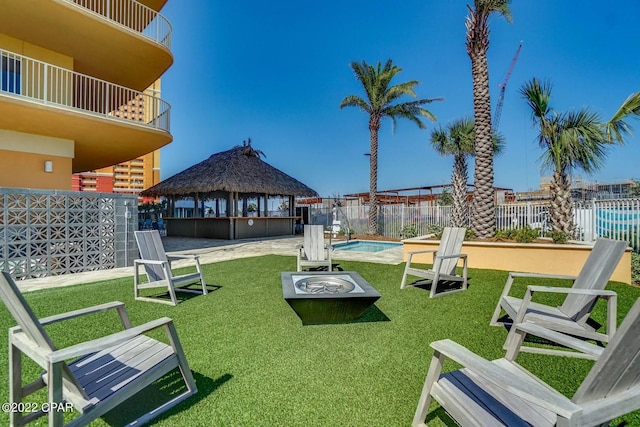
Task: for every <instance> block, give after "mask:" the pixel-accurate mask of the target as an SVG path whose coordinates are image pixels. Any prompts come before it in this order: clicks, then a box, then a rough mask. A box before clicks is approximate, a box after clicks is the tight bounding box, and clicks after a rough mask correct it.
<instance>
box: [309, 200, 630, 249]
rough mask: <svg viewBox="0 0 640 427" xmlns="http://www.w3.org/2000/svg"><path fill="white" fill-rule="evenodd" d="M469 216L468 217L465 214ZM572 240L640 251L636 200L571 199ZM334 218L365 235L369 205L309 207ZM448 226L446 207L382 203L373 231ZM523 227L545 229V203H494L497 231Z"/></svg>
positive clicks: (318, 218) (326, 219)
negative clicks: (603, 240)
mask: <svg viewBox="0 0 640 427" xmlns="http://www.w3.org/2000/svg"><path fill="white" fill-rule="evenodd" d="M470 216H471V215H469V217H470ZM573 217H574V222H575V224H576V236H575V237H576V238H577V239H579V240H582V241H585V242H590V241H593V240H595V239H596V238H598V237H610V238H613V239H618V240H626V241H628V242H629V243H630V245H631V246H632V247H633V248H634V249H635V250H636V251H640V199H615V200H593V201H591V202H576V203H575V204H574V210H573ZM334 221H339V222H340V226H341V227H343V228H346V227H348V228H349V229H351V230H352V231H353V232H354V233H356V234H364V233H366V231H367V225H368V222H369V207H368V206H355V207H339V208H334V209H315V208H312V209H311V223H313V224H322V225H325V226H327V227H329V226H331V225H332V224H333V223H334ZM450 224H451V207H450V206H405V205H383V206H380V207H379V212H378V232H379V233H380V234H381V235H383V236H387V237H392V238H402V237H404V236H403V235H404V234H405V233H403V231H404V232H407V231H411V232H414V233H417V234H418V235H423V234H427V233H428V232H429V228H430V226H434V225H436V226H440V227H444V226H447V225H450ZM526 225H528V226H529V227H531V228H537V229H540V230H542V231H544V232H546V231H550V230H551V224H550V220H549V208H548V204H546V203H509V204H500V205H497V206H496V228H497V229H498V230H502V229H510V228H521V227H524V226H526Z"/></svg>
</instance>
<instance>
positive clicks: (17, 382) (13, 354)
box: [9, 338, 22, 426]
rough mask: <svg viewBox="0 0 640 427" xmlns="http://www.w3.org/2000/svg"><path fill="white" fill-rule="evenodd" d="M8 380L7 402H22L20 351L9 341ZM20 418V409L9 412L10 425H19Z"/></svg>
mask: <svg viewBox="0 0 640 427" xmlns="http://www.w3.org/2000/svg"><path fill="white" fill-rule="evenodd" d="M9 340H11V338H9ZM9 381H10V382H9V402H10V403H11V404H14V403H18V404H19V403H20V402H22V352H21V351H20V350H19V349H18V348H17V347H15V346H14V345H13V344H11V343H9ZM21 420H22V412H21V411H11V412H9V423H10V425H11V426H19V425H21Z"/></svg>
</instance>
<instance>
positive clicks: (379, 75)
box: [340, 59, 442, 234]
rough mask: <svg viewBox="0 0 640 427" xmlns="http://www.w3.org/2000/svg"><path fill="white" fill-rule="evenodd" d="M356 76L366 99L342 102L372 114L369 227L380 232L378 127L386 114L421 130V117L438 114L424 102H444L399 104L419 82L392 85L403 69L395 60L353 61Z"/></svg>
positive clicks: (432, 118)
mask: <svg viewBox="0 0 640 427" xmlns="http://www.w3.org/2000/svg"><path fill="white" fill-rule="evenodd" d="M349 65H350V67H351V69H352V70H353V72H354V73H355V75H356V79H358V81H359V82H360V83H361V84H362V87H363V88H364V91H365V94H366V99H364V98H361V97H359V96H356V95H349V96H347V97H346V98H345V99H343V100H342V102H341V103H340V108H341V109H342V108H343V107H358V108H360V109H361V110H362V111H364V112H366V113H367V114H369V135H370V144H371V147H370V156H369V157H370V159H369V226H368V230H367V233H368V234H377V233H378V209H377V208H378V204H377V200H376V193H377V191H378V130H379V129H380V123H381V121H382V119H383V118H384V117H390V118H391V120H392V121H393V126H394V128H395V126H396V118H398V117H400V118H404V119H408V120H411V121H412V122H414V123H415V124H416V125H418V127H419V128H420V129H424V128H426V125H425V124H424V122H423V121H422V120H421V117H426V118H427V119H429V120H435V116H434V115H433V114H432V113H431V112H430V111H429V110H427V109H426V108H423V107H422V105H424V104H428V103H431V102H433V101H440V100H442V98H432V99H418V100H415V101H409V102H402V103H396V104H394V102H395V101H397V100H398V98H400V97H401V96H403V95H408V96H411V97H414V98H415V97H416V93H415V92H414V90H413V88H414V87H415V86H416V85H418V84H419V82H417V81H415V80H412V81H408V82H405V83H400V84H398V85H395V86H390V84H391V80H392V79H393V77H394V76H395V75H396V74H398V73H399V72H401V71H402V68H398V67H397V66H396V65H393V63H392V60H391V59H389V60H387V62H386V64H384V66H382V64H381V63H380V62H378V65H377V66H376V67H374V66H372V65H369V64H367V63H366V62H365V61H362V63H357V62H352V63H351V64H349Z"/></svg>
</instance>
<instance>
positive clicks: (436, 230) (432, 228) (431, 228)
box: [427, 224, 444, 239]
mask: <svg viewBox="0 0 640 427" xmlns="http://www.w3.org/2000/svg"><path fill="white" fill-rule="evenodd" d="M443 230H444V227H443V226H441V225H438V224H429V225H427V234H434V235H435V236H436V238H438V239H439V238H441V237H442V231H443Z"/></svg>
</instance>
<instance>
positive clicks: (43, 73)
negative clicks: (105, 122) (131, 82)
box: [0, 49, 171, 132]
mask: <svg viewBox="0 0 640 427" xmlns="http://www.w3.org/2000/svg"><path fill="white" fill-rule="evenodd" d="M0 95H9V96H12V97H16V98H22V99H27V100H29V101H32V102H38V103H40V104H46V105H52V106H56V107H61V108H65V109H68V110H76V111H82V112H84V113H90V114H93V115H97V116H102V117H105V118H108V119H114V120H123V121H135V122H139V123H141V124H144V125H147V126H150V127H152V128H155V129H162V130H165V131H167V132H169V113H170V111H171V106H170V105H169V103H168V102H166V101H164V100H162V99H160V98H158V97H155V96H152V95H148V94H146V93H143V92H138V91H136V90H133V89H129V88H126V87H124V86H119V85H116V84H113V83H109V82H106V81H104V80H100V79H96V78H94V77H89V76H86V75H84V74H80V73H76V72H75V71H71V70H67V69H66V68H60V67H56V66H54V65H51V64H47V63H44V62H41V61H38V60H35V59H32V58H28V57H26V56H22V55H18V54H15V53H13V52H9V51H6V50H2V49H0Z"/></svg>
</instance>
